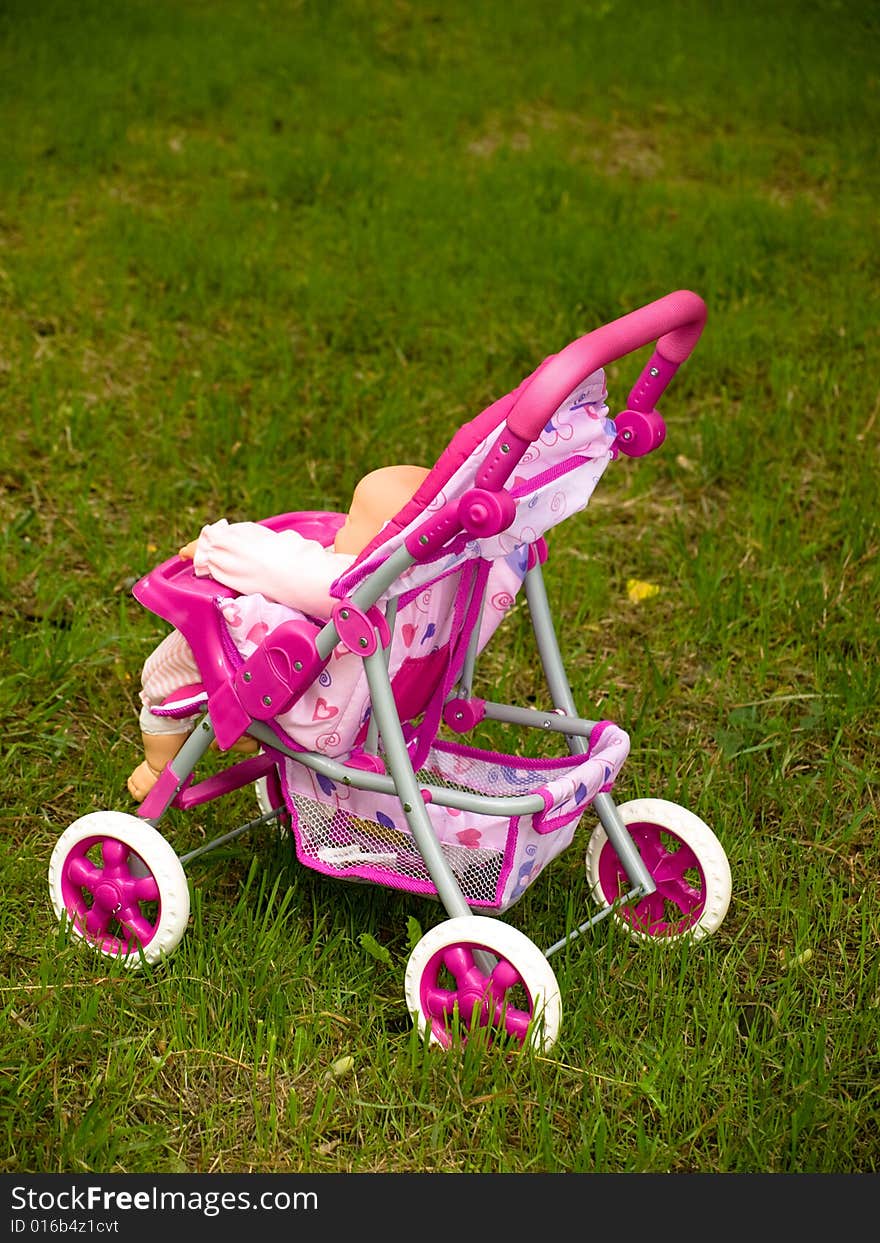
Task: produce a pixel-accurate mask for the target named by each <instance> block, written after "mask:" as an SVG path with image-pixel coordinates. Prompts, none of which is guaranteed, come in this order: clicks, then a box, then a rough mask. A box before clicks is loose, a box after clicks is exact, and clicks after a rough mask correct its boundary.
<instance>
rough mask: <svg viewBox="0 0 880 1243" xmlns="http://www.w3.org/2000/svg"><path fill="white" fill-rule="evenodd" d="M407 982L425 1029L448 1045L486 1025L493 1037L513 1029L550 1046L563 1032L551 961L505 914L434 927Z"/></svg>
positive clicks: (532, 1042) (514, 1034)
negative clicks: (503, 918)
mask: <svg viewBox="0 0 880 1243" xmlns="http://www.w3.org/2000/svg"><path fill="white" fill-rule="evenodd" d="M481 950H482V951H484V953H483V954H481V953H480V951H481ZM485 955H488V956H491V961H487V959H486V957H485ZM493 964H494V965H493ZM404 987H405V992H406V1002H407V1006H408V1007H409V1011H410V1014H411V1015H412V1016H413V1020H414V1022H415V1023H416V1024H417V1026H418V1028H419V1031H420V1032H421V1034H422V1035H424V1034H425V1032H429V1033H430V1039H431V1041H432V1043H436V1044H439V1045H442V1046H443V1047H444V1048H448V1047H449V1046H450V1045H451V1044H452V1041H453V1034H454V1033H455V1032H456V1031H458V1033H459V1036H460V1039H462V1040H465V1041H466V1040H467V1038H468V1033H469V1032H474V1031H475V1030H477V1029H487V1031H488V1035H489V1038H490V1041H491V1038H492V1036H493V1034H497V1035H506V1036H507V1037H511V1038H512V1039H513V1040H515V1041H517V1042H519V1043H520V1044H521V1045H527V1046H530V1047H533V1048H535V1049H537V1050H539V1051H541V1052H544V1051H546V1050H547V1049H549V1048H550V1047H551V1046H552V1045H553V1044H554V1043H555V1041H556V1038H557V1036H558V1034H559V1025H560V1022H561V1017H562V1002H561V998H560V995H559V985H558V984H557V982H556V977H555V975H554V974H553V970H552V968H551V966H550V964H549V963H548V961H547V959H546V958H545V957H544V955H543V954H542V953H541V951H540V950H539V949H538V947H537V946H536V945H535V944H534V943H533V942H532V941H530V940H529V938H528V937H527V936H525V935H524V934H523V933H521V932H519V931H518V930H517V929H516V928H512V927H511V926H510V925H509V924H505V923H502V922H501V921H500V920H495V919H488V918H486V917H485V916H480V915H462V916H457V917H455V918H454V919H447V920H446V921H445V922H444V923H442V924H438V925H437V926H436V927H434V928H431V929H430V931H428V932H426V933H425V935H424V936H423V937H422V939H421V940H420V941H419V942H418V944H417V945H416V947H415V949H414V950H413V952H412V954H411V955H410V959H409V962H408V963H407V968H406V977H405V981H404Z"/></svg>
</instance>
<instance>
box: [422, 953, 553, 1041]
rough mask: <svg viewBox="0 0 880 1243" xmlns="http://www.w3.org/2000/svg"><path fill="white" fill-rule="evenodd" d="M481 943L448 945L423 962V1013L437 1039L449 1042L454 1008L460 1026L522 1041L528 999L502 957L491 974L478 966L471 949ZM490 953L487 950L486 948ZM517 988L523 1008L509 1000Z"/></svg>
mask: <svg viewBox="0 0 880 1243" xmlns="http://www.w3.org/2000/svg"><path fill="white" fill-rule="evenodd" d="M480 948H482V947H478V946H472V945H450V946H447V947H445V948H444V949H442V950H438V952H437V953H436V954H434V956H433V957H432V958H431V959H430V960H429V961H428V963H427V964H426V966H425V969H424V972H423V974H422V978H421V983H420V997H421V1004H422V1009H423V1011H424V1013H425V1014H426V1015H427V1016H428V1018H429V1019H430V1023H431V1031H432V1033H433V1035H434V1037H435V1038H436V1039H437V1040H438V1041H439V1042H440V1044H442V1045H445V1046H448V1045H449V1044H450V1043H451V1035H450V1027H451V1024H452V1023H453V1016H454V1014H455V1012H456V1011H457V1013H458V1017H459V1022H460V1023H461V1025H462V1028H463V1031H470V1030H473V1029H475V1028H477V1027H480V1028H489V1029H491V1030H492V1031H496V1032H504V1033H506V1034H507V1035H508V1036H512V1037H513V1038H514V1039H515V1040H517V1041H518V1042H519V1043H520V1044H522V1042H523V1041H524V1040H525V1038H526V1034H527V1032H528V1027H529V1023H530V1022H531V1020H532V1017H533V1005H534V1003H533V1000H532V998H531V997H530V996H529V994H528V990H527V989H526V987H525V983H524V981H523V979H522V977H521V976H520V974H519V972H518V971H517V970H516V968H515V967H514V966H513V965H512V964H511V963H509V962H507V961H506V960H505V959H501V961H500V962H498V964H497V966H496V967H495V968H494V969H493V970H492V971H491V973H490V974H488V975H487V974H485V973H484V972H483V971H482V970H481V969H480V968H479V966H478V965H477V962H476V960H475V958H474V950H475V949H480ZM485 952H486V953H489V954H491V953H492V951H491V950H486V951H485ZM517 987H519V988H521V989H523V990H524V991H525V995H526V997H527V998H528V1009H527V1010H524V1009H521V1008H519V1007H518V1006H516V1005H515V1004H514V1003H513V998H512V996H511V992H512V990H513V989H514V988H517Z"/></svg>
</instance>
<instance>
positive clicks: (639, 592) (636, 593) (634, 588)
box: [626, 578, 660, 604]
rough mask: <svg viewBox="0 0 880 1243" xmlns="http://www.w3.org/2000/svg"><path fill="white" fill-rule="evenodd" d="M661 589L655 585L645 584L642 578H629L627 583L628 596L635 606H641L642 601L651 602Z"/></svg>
mask: <svg viewBox="0 0 880 1243" xmlns="http://www.w3.org/2000/svg"><path fill="white" fill-rule="evenodd" d="M659 590H660V588H659V587H658V586H656V584H655V583H643V582H642V580H641V579H640V578H629V579H627V583H626V594H627V595H628V596H629V598H630V600H632V602H633V604H641V602H642V600H650V599H651V596H656V595H657V593H658V592H659Z"/></svg>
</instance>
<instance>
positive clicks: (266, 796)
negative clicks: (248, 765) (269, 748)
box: [254, 768, 290, 836]
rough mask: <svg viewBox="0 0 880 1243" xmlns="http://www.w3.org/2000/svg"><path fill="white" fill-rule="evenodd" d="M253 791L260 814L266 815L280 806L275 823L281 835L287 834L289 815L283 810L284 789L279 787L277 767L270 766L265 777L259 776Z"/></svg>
mask: <svg viewBox="0 0 880 1243" xmlns="http://www.w3.org/2000/svg"><path fill="white" fill-rule="evenodd" d="M254 792H255V793H256V796H257V807H258V808H259V809H260V815H261V816H265V815H268V813H269V812H270V811H276V810H277V809H278V808H281V809H282V810H281V811H280V813H279V815H278V817H277V824H278V827H279V829H280V830H281V834H282V836H286V835H287V831H288V830H289V828H290V815H289V813H288V812H287V811H286V810H284V808H285V803H284V791H283V790H282V788H281V778H280V777H279V775H278V769H277V768H272V769H270V770H269V772H268V773H267V774H266V776H265V777H260V778H259V779H258V780H257V781H256V782H255V783H254Z"/></svg>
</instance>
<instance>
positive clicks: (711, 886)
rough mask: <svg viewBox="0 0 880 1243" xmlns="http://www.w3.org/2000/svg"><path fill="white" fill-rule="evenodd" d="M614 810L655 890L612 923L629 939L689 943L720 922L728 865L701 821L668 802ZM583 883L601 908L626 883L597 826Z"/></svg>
mask: <svg viewBox="0 0 880 1243" xmlns="http://www.w3.org/2000/svg"><path fill="white" fill-rule="evenodd" d="M617 811H618V813H619V815H620V817H621V819H622V820H623V823H624V824H625V825H626V826H627V828H628V830H629V832H630V834H631V836H632V838H633V841H634V842H635V844H636V846H637V847H638V851H639V854H640V855H641V857H642V862H643V863H644V864H645V867H646V868H647V869H648V871H649V872H650V873H651V876H652V878H653V880H654V884H655V885H656V886H657V889H656V892H655V893H653V894H650V895H649V896H648V897H646V898H642V899H641V900H640V901H638V902H635V903H631V904H630V905H628V906H621V907H619V908H618V909H617V911H615V913H614V916H613V918H614V919H615V920H616V921H617V923H619V924H620V925H621V926H622V927H624V928H625V929H626V930H627V931H628V932H629V933H630V935H631V936H633V937H636V938H640V939H641V938H644V939H651V940H654V939H657V938H661V939H665V940H674V939H676V938H678V937H683V936H687V937H690V938H691V939H692V940H694V941H699V940H701V939H702V938H703V937H706V936H709V935H710V934H711V933H713V932H715V930H716V929H717V928H718V927H719V925H720V924H721V921H722V920H723V919H724V916H725V915H726V913H727V908H728V905H729V904H730V893H731V878H730V865H729V863H728V862H727V856H726V854H725V853H724V849H723V847H722V845H721V843H720V842H719V840H718V838H717V837H716V836H715V834H714V833H713V832H712V830H711V829H710V828H709V826H708V825H707V824H705V823H704V822H703V821H702V820H701V819H700V818H699V816H695V815H694V813H693V812H691V811H688V810H687V808H686V807H680V806H679V805H678V803H670V802H667V801H666V800H665V799H659V798H643V799H634V800H633V801H632V802H630V803H623V804H621V806H620V807H618V808H617ZM587 879H588V881H589V884H590V889H591V891H592V894H593V897H594V898H595V900H596V902H597V903H598V904H599V905H600V906H606V907H608V906H611V905H612V904H613V903H614V902H616V901H617V900H618V899H619V898H620V897H622V896H623V895H624V894H626V893H628V892H629V890H630V888H631V885H630V883H629V880H628V879H627V876H626V873H625V871H624V869H623V867H622V865H621V863H620V860H619V859H618V857H617V852H616V851H615V849H614V847H613V846H612V845H611V842H610V841H609V840H608V837H607V835H606V833H605V830H604V829H603V828H602V826H601V825H597V826H596V828H595V829H594V830H593V834H592V836H591V838H590V841H589V845H588V846H587Z"/></svg>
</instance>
